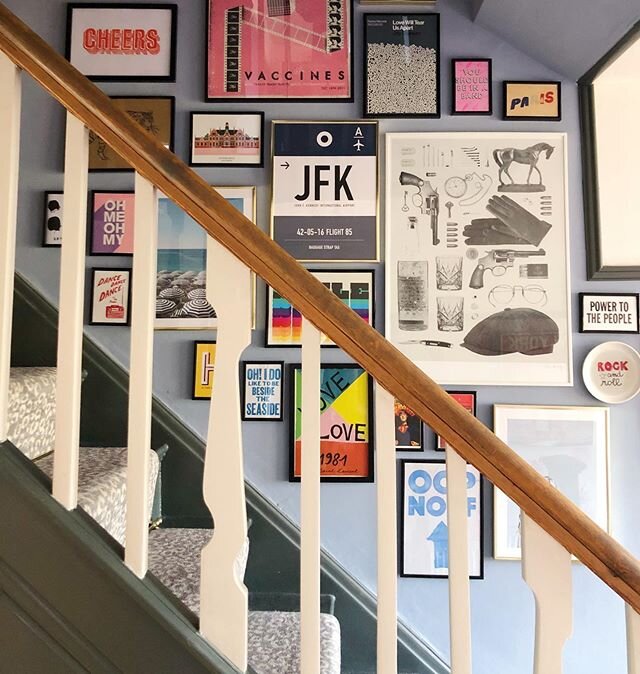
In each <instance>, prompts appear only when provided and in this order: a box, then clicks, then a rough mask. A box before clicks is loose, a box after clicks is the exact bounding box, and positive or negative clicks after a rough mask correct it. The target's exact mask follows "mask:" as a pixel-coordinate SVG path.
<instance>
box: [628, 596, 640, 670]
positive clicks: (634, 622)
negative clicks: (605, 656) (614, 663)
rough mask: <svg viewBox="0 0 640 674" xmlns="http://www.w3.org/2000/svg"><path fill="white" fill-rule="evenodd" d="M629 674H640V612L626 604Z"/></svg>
mask: <svg viewBox="0 0 640 674" xmlns="http://www.w3.org/2000/svg"><path fill="white" fill-rule="evenodd" d="M626 614H627V661H628V663H629V665H628V668H627V670H628V674H640V614H638V613H636V612H635V611H634V610H633V609H632V608H631V606H629V605H628V604H627V606H626Z"/></svg>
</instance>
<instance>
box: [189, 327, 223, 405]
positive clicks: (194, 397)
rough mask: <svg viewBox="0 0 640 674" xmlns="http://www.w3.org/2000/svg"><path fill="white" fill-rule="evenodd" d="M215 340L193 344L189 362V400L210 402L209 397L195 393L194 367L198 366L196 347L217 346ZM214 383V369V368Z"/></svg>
mask: <svg viewBox="0 0 640 674" xmlns="http://www.w3.org/2000/svg"><path fill="white" fill-rule="evenodd" d="M217 343H218V342H217V340H215V339H196V340H195V341H194V342H193V360H192V362H191V400H211V396H210V395H198V394H197V392H196V366H197V364H198V346H199V345H200V344H217ZM214 382H215V367H214Z"/></svg>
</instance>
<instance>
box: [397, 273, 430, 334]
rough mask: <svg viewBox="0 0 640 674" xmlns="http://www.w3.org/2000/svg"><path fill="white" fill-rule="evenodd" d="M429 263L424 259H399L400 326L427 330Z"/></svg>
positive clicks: (404, 328)
mask: <svg viewBox="0 0 640 674" xmlns="http://www.w3.org/2000/svg"><path fill="white" fill-rule="evenodd" d="M428 270H429V265H428V263H427V262H426V261H423V260H415V261H414V260H399V261H398V327H399V328H400V330H426V329H427V327H428V324H429V323H428V321H429V305H428V297H427V291H428V288H429V286H428V283H429V281H428V277H427V273H428Z"/></svg>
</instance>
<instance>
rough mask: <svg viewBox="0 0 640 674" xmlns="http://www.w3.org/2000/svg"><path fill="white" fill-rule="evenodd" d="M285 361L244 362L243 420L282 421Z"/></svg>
mask: <svg viewBox="0 0 640 674" xmlns="http://www.w3.org/2000/svg"><path fill="white" fill-rule="evenodd" d="M283 386H284V362H283V361H276V362H274V361H262V360H261V361H255V360H252V361H245V362H243V363H242V421H282V389H283Z"/></svg>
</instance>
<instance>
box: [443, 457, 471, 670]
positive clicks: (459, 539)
mask: <svg viewBox="0 0 640 674" xmlns="http://www.w3.org/2000/svg"><path fill="white" fill-rule="evenodd" d="M446 460H447V526H448V528H449V634H450V639H451V671H453V672H455V673H456V674H471V608H470V601H471V599H470V592H469V529H468V519H469V518H468V515H467V493H468V492H467V462H466V461H465V460H464V459H463V458H462V457H461V456H460V455H459V454H458V453H457V452H456V451H455V450H454V449H453V447H450V446H449V445H447V449H446Z"/></svg>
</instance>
